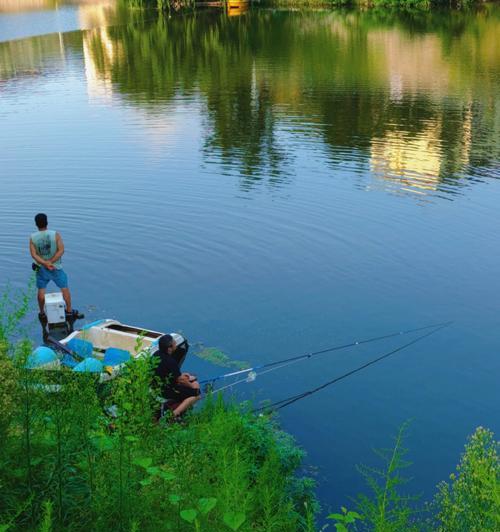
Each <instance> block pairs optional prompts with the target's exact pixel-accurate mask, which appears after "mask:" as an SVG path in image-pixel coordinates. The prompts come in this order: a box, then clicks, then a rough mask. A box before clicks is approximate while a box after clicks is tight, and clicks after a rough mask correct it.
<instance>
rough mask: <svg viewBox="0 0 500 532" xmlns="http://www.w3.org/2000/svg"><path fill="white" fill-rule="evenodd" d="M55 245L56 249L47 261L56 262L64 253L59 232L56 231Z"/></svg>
mask: <svg viewBox="0 0 500 532" xmlns="http://www.w3.org/2000/svg"><path fill="white" fill-rule="evenodd" d="M56 246H57V249H56V252H55V253H54V256H53V257H51V258H50V259H49V262H50V263H52V264H54V262H57V261H58V260H59V259H60V258H61V257H62V256H63V255H64V242H63V239H62V238H61V235H60V234H59V233H56Z"/></svg>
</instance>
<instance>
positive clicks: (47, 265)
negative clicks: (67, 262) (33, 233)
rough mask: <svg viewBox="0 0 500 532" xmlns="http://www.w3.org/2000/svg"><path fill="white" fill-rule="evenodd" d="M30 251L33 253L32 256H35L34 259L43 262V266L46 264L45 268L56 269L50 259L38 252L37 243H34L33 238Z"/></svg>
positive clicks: (39, 262)
mask: <svg viewBox="0 0 500 532" xmlns="http://www.w3.org/2000/svg"><path fill="white" fill-rule="evenodd" d="M30 253H31V256H32V257H33V260H34V261H35V262H36V263H38V264H41V265H42V266H45V268H47V269H48V270H53V269H54V266H53V265H52V263H51V262H50V261H47V260H45V259H42V257H40V255H38V253H37V252H36V248H35V244H33V241H32V240H31V238H30Z"/></svg>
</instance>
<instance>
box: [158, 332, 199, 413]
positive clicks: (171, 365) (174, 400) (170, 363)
mask: <svg viewBox="0 0 500 532" xmlns="http://www.w3.org/2000/svg"><path fill="white" fill-rule="evenodd" d="M158 348H159V349H158V351H157V352H156V353H155V356H157V357H159V359H160V360H159V362H158V365H157V366H156V369H155V376H156V377H157V379H158V380H159V382H160V386H161V395H162V397H163V398H164V399H166V404H167V407H168V406H169V404H170V405H172V406H173V408H171V410H172V414H173V415H174V418H178V417H179V416H181V415H182V414H183V413H184V412H185V411H186V410H187V409H188V408H190V407H192V406H193V405H194V404H195V403H196V401H199V400H200V399H201V394H200V385H199V383H198V381H197V380H196V377H195V376H194V375H190V374H189V373H181V370H180V367H179V362H178V357H176V354H177V353H176V350H177V345H176V343H175V340H174V338H173V337H172V336H171V335H170V334H164V335H163V336H162V337H161V338H160V340H159V342H158ZM162 413H163V409H162Z"/></svg>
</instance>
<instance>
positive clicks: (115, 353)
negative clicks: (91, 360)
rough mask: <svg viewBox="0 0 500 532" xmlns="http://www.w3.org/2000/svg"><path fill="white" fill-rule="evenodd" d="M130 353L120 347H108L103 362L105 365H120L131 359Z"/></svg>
mask: <svg viewBox="0 0 500 532" xmlns="http://www.w3.org/2000/svg"><path fill="white" fill-rule="evenodd" d="M130 358H131V357H130V353H129V352H128V351H125V349H118V347H108V348H107V349H106V351H105V352H104V360H103V364H104V365H105V366H118V365H119V364H123V363H125V362H128V361H129V360H130Z"/></svg>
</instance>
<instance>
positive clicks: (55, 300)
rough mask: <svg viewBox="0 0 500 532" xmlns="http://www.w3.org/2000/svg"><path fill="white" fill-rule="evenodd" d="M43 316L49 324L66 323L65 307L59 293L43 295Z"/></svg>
mask: <svg viewBox="0 0 500 532" xmlns="http://www.w3.org/2000/svg"><path fill="white" fill-rule="evenodd" d="M45 315H46V316H47V321H48V323H51V324H54V323H64V322H65V321H66V305H65V303H64V299H63V296H62V294H61V292H53V293H51V294H45Z"/></svg>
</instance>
